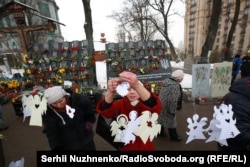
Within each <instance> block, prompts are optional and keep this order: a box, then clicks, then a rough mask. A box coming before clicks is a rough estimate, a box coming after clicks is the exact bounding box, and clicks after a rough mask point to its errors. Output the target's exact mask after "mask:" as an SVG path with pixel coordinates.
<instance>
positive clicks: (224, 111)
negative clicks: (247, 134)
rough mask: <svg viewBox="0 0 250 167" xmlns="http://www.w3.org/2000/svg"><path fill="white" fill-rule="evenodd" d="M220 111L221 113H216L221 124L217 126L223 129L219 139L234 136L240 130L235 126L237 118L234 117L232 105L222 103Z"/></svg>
mask: <svg viewBox="0 0 250 167" xmlns="http://www.w3.org/2000/svg"><path fill="white" fill-rule="evenodd" d="M219 111H220V112H219ZM219 111H218V113H219V114H217V115H216V120H219V121H220V124H219V125H217V127H218V128H220V129H221V133H220V136H219V139H220V140H224V139H228V138H234V137H235V136H237V135H238V134H239V133H240V131H239V130H238V129H237V127H236V126H235V124H236V119H233V111H232V105H231V104H229V105H226V104H221V105H220V106H219Z"/></svg>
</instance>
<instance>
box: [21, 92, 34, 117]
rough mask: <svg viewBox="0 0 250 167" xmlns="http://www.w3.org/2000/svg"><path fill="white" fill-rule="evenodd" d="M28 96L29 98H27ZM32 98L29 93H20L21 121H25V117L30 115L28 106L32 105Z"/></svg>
mask: <svg viewBox="0 0 250 167" xmlns="http://www.w3.org/2000/svg"><path fill="white" fill-rule="evenodd" d="M28 98H30V99H28ZM32 98H33V96H30V95H26V94H23V95H22V107H23V122H24V121H25V119H26V117H30V116H31V110H30V108H29V106H31V105H33V104H32V100H33V99H32ZM29 103H30V104H29Z"/></svg>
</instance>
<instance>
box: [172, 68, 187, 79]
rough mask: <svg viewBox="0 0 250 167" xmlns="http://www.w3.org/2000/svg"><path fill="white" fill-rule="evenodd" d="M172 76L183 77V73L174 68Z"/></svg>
mask: <svg viewBox="0 0 250 167" xmlns="http://www.w3.org/2000/svg"><path fill="white" fill-rule="evenodd" d="M172 77H173V78H175V79H182V78H183V77H184V73H183V71H182V70H175V71H174V72H173V73H172Z"/></svg>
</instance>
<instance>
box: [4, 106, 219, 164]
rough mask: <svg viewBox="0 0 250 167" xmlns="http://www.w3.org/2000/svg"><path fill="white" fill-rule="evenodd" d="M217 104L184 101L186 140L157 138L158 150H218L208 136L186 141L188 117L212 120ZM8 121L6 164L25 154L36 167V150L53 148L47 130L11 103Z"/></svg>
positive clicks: (102, 145) (180, 118)
mask: <svg viewBox="0 0 250 167" xmlns="http://www.w3.org/2000/svg"><path fill="white" fill-rule="evenodd" d="M213 107H214V104H212V103H211V102H209V103H208V104H201V105H195V106H193V104H192V103H191V102H183V110H182V111H180V112H178V115H177V122H178V128H177V131H178V133H179V134H180V136H182V137H183V139H184V140H183V141H182V142H173V141H170V140H169V139H168V137H164V138H160V137H158V138H156V139H154V142H155V144H156V148H157V150H160V151H163V150H165V151H216V143H215V142H209V143H205V140H193V141H191V142H190V143H188V144H185V143H186V140H187V135H186V131H188V129H187V121H186V120H187V118H188V117H192V116H193V114H195V113H197V114H199V115H200V117H203V116H206V117H207V118H208V123H209V121H210V120H211V118H212V114H213ZM3 110H4V122H5V123H6V124H7V125H8V126H9V128H8V129H7V130H4V131H0V133H2V134H3V135H4V139H3V140H2V145H3V152H4V156H5V166H6V167H8V166H9V163H10V162H11V161H17V160H19V159H21V158H22V157H24V159H25V163H24V164H25V167H36V151H37V150H40V151H42V150H49V146H48V142H47V138H46V136H45V134H43V132H42V130H43V128H42V127H37V126H29V118H28V119H27V118H26V120H25V122H23V117H20V116H16V115H15V111H14V108H13V106H12V104H11V103H7V104H5V105H3ZM95 142H96V147H97V150H98V151H105V150H108V151H110V150H111V151H112V150H114V148H112V146H110V145H109V144H108V143H107V142H106V141H104V140H103V139H102V138H100V137H99V136H98V135H95Z"/></svg>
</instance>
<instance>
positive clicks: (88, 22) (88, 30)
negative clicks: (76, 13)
mask: <svg viewBox="0 0 250 167" xmlns="http://www.w3.org/2000/svg"><path fill="white" fill-rule="evenodd" d="M82 3H83V8H84V14H85V22H84V30H85V35H86V39H87V40H89V41H93V25H92V14H91V8H90V0H82ZM92 45H93V46H94V44H93V42H92Z"/></svg>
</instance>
